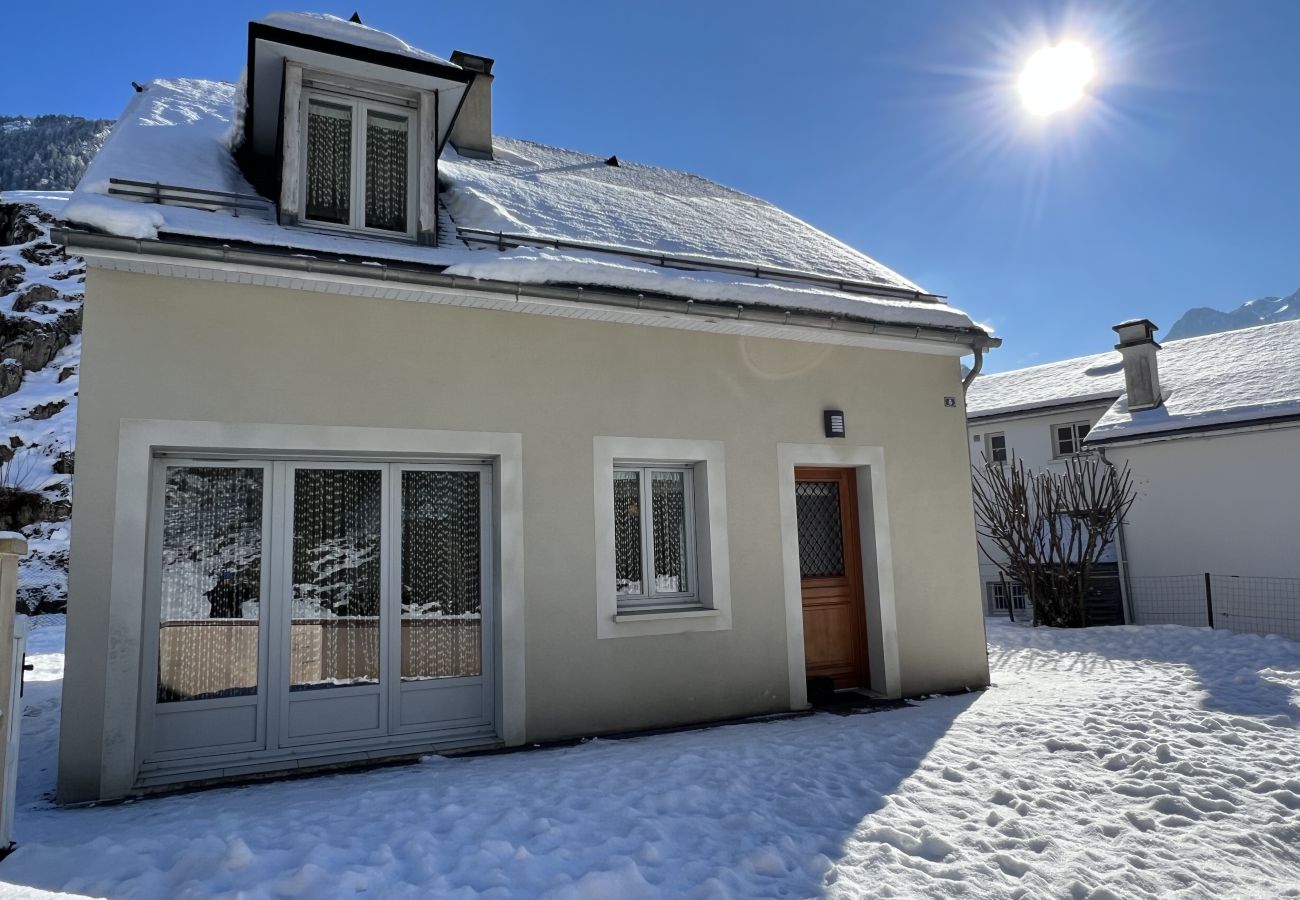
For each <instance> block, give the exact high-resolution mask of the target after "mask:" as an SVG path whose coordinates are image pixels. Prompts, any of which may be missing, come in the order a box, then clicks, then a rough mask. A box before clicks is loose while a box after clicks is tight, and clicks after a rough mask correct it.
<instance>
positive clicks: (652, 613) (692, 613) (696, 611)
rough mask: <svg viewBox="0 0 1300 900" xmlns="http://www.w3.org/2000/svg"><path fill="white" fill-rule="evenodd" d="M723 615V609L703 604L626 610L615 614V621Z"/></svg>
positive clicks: (646, 620)
mask: <svg viewBox="0 0 1300 900" xmlns="http://www.w3.org/2000/svg"><path fill="white" fill-rule="evenodd" d="M717 615H721V610H717V609H712V608H709V607H702V606H691V607H685V608H683V609H647V610H646V611H645V612H633V611H632V610H626V611H624V612H618V613H615V614H614V621H615V622H655V621H659V620H662V619H702V618H706V617H709V616H717Z"/></svg>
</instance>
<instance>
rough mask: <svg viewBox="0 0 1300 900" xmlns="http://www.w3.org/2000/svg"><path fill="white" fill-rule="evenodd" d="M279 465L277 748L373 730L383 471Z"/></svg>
mask: <svg viewBox="0 0 1300 900" xmlns="http://www.w3.org/2000/svg"><path fill="white" fill-rule="evenodd" d="M281 465H283V466H284V469H285V471H284V474H285V477H284V478H282V479H280V485H281V489H282V492H283V496H282V503H283V511H282V513H281V519H282V521H284V522H285V527H284V528H283V529H282V534H281V535H280V539H281V540H282V541H283V542H284V545H285V546H284V547H283V548H282V550H281V551H280V558H281V560H282V563H281V565H279V566H278V567H277V569H278V572H279V585H278V588H279V590H278V591H277V596H278V598H279V599H281V601H282V602H280V603H279V604H278V606H279V610H278V612H279V616H278V623H279V625H280V640H279V647H278V649H279V651H280V652H279V654H278V656H279V660H280V666H279V669H280V676H281V681H282V683H284V684H286V685H287V687H288V690H287V691H284V692H283V693H282V694H281V700H282V707H281V708H282V716H281V721H280V744H281V746H293V745H295V744H304V743H316V742H320V741H324V740H345V739H348V738H357V737H367V736H373V735H379V734H383V733H384V732H385V731H386V730H387V728H386V717H385V709H384V707H385V706H386V705H387V698H386V697H385V695H384V691H383V689H382V681H383V680H384V679H383V678H382V675H383V673H384V671H385V669H386V668H387V665H386V663H387V657H388V646H387V644H388V641H387V640H386V639H385V633H384V627H383V625H384V622H385V620H386V618H387V615H388V614H389V610H388V609H386V607H388V606H390V605H391V603H390V602H386V601H388V599H389V598H387V597H385V593H386V590H385V582H386V581H387V575H388V573H387V569H388V564H389V562H388V544H389V542H390V535H389V534H388V529H386V528H385V527H384V521H385V519H386V518H387V516H386V513H387V504H388V493H389V492H388V486H387V481H388V477H389V472H388V469H389V467H388V466H386V465H383V464H382V463H336V462H331V463H285V464H281Z"/></svg>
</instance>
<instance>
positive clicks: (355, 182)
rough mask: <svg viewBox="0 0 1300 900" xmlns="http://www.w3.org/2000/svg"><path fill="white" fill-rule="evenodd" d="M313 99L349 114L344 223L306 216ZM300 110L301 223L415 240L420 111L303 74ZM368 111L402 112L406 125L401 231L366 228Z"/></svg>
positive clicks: (399, 101)
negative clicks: (322, 83)
mask: <svg viewBox="0 0 1300 900" xmlns="http://www.w3.org/2000/svg"><path fill="white" fill-rule="evenodd" d="M313 100H319V101H321V102H322V103H329V104H333V105H335V106H346V107H348V108H349V109H350V110H351V114H352V170H351V179H352V180H351V188H352V191H351V198H350V202H349V205H348V216H349V221H348V223H347V224H341V223H338V222H322V221H320V220H318V219H311V218H308V217H307V188H308V185H307V169H308V161H307V155H308V153H310V152H311V151H310V149H309V147H308V144H307V116H308V114H309V112H310V110H311V103H312V101H313ZM301 106H302V114H301V116H299V123H298V129H299V135H298V140H299V147H301V148H302V149H301V151H300V153H299V158H300V159H299V165H300V167H301V171H300V172H299V178H298V181H299V185H298V208H299V209H300V210H301V211H302V212H301V215H300V217H299V221H301V222H302V223H303V224H304V225H310V226H311V227H312V228H323V229H328V230H330V231H345V232H350V233H354V234H365V235H373V236H375V237H385V238H389V239H394V238H396V239H407V240H415V233H416V223H417V221H418V219H419V215H418V212H419V211H418V210H417V209H416V202H417V198H418V196H419V194H418V191H417V189H416V180H417V178H418V175H419V159H420V141H419V132H420V115H419V109H418V108H417V107H416V106H414V105H410V104H408V103H404V102H402V101H401V100H399V99H397V98H394V99H393V100H392V101H391V102H385V101H380V100H374V99H371V98H370V97H362V96H358V95H356V94H348V93H344V92H342V91H333V90H327V89H324V88H322V87H319V86H317V85H315V84H314V83H313V84H311V85H310V86H308V82H307V79H306V78H304V85H303V91H302V103H301ZM371 111H376V112H383V113H388V114H389V115H400V116H403V117H404V118H405V119H406V121H407V125H408V127H409V129H410V130H409V132H408V134H409V137H410V141H409V145H408V150H407V154H406V229H405V230H404V231H389V230H387V229H384V228H369V227H367V226H366V224H365V223H366V162H367V161H366V152H365V137H366V117H367V115H368V114H369V113H370V112H371Z"/></svg>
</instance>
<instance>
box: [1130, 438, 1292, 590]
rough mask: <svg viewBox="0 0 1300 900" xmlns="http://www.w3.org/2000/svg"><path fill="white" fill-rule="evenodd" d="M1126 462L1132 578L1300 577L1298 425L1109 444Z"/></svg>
mask: <svg viewBox="0 0 1300 900" xmlns="http://www.w3.org/2000/svg"><path fill="white" fill-rule="evenodd" d="M1106 455H1107V457H1108V458H1109V459H1110V460H1111V461H1112V462H1114V463H1115V464H1116V465H1119V464H1121V463H1123V462H1124V461H1128V462H1129V464H1130V466H1131V467H1132V471H1133V479H1134V484H1135V486H1136V488H1137V500H1136V502H1134V504H1133V509H1132V511H1131V512H1130V513H1129V518H1128V521H1129V525H1128V527H1127V528H1126V529H1125V535H1126V537H1127V541H1128V557H1129V567H1130V571H1131V573H1132V575H1133V576H1135V577H1138V576H1146V575H1188V574H1196V573H1202V572H1213V573H1215V574H1219V575H1260V576H1267V577H1273V578H1300V427H1297V426H1292V427H1287V428H1278V429H1276V430H1271V431H1243V432H1237V433H1233V434H1223V435H1219V436H1217V437H1209V436H1207V437H1185V438H1179V439H1177V440H1168V441H1159V442H1154V443H1147V444H1133V445H1128V446H1123V445H1121V446H1116V447H1112V448H1110V449H1109V450H1107V451H1106Z"/></svg>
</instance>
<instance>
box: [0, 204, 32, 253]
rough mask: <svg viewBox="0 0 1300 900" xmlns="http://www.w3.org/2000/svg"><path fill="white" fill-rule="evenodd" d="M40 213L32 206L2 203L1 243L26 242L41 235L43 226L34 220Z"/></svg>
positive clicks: (0, 210)
mask: <svg viewBox="0 0 1300 900" xmlns="http://www.w3.org/2000/svg"><path fill="white" fill-rule="evenodd" d="M39 215H40V211H39V210H37V209H36V208H35V207H32V206H22V205H20V204H17V203H4V204H0V244H26V243H29V242H31V241H34V240H36V239H37V238H39V237H41V236H42V235H41V226H40V225H39V224H38V223H37V222H35V221H33V219H35V218H37V217H38V216H39Z"/></svg>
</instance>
